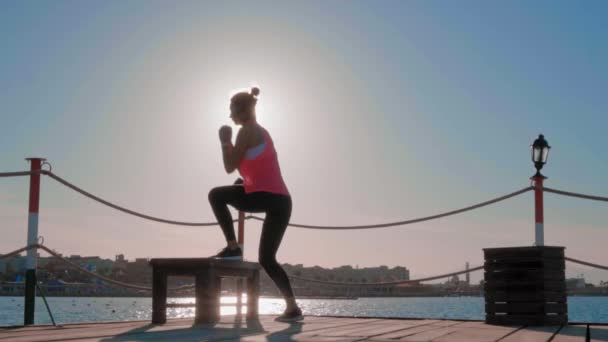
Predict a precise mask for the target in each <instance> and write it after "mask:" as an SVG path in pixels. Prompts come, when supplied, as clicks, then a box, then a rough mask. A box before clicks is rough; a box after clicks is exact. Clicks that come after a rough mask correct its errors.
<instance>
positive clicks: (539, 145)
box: [531, 134, 551, 246]
mask: <svg viewBox="0 0 608 342" xmlns="http://www.w3.org/2000/svg"><path fill="white" fill-rule="evenodd" d="M550 148H551V146H549V144H548V143H547V140H545V137H544V136H543V135H542V134H540V135H539V136H538V138H537V139H536V140H534V143H533V144H532V146H531V149H532V162H533V163H534V167H536V174H535V175H534V176H532V178H531V179H532V182H533V186H534V218H535V227H534V231H535V234H534V235H535V245H536V246H544V244H545V225H544V221H545V218H544V214H543V180H545V179H546V178H547V177H545V176H543V175H542V174H541V173H540V170H541V169H542V168H543V166H544V165H545V164H546V163H547V158H548V157H549V149H550Z"/></svg>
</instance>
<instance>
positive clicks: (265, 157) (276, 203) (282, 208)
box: [209, 87, 303, 322]
mask: <svg viewBox="0 0 608 342" xmlns="http://www.w3.org/2000/svg"><path fill="white" fill-rule="evenodd" d="M259 93H260V90H259V89H258V88H255V87H254V88H251V92H240V93H237V94H236V95H234V96H233V97H232V99H231V100H230V118H231V119H232V120H233V121H234V123H235V124H236V125H241V126H242V128H241V129H240V130H239V133H238V134H237V137H236V143H235V145H233V144H232V129H231V128H230V126H222V127H221V128H220V131H219V135H220V142H221V143H222V154H223V159H224V168H225V169H226V172H227V173H232V172H233V171H234V170H235V169H238V170H239V173H240V174H241V176H242V177H243V181H242V184H237V183H238V182H237V183H235V184H234V185H229V186H220V187H216V188H213V189H212V190H211V191H210V192H209V202H210V203H211V207H212V208H213V213H214V214H215V217H216V218H217V221H218V222H219V224H220V226H221V227H222V231H223V232H224V236H225V238H226V241H227V242H228V246H226V247H225V248H224V249H222V250H221V251H220V252H219V253H218V254H217V255H215V256H214V257H216V258H222V259H233V260H242V259H243V252H242V251H241V248H240V247H239V245H238V243H237V241H236V237H235V235H234V224H233V220H232V216H231V214H230V210H228V205H231V206H233V207H234V208H236V209H238V210H241V211H246V212H254V213H261V212H265V213H266V219H265V220H264V224H263V226H262V235H261V237H260V248H259V262H260V265H262V267H263V268H264V269H265V270H266V273H268V275H269V276H270V278H271V279H272V280H273V281H274V283H275V284H276V285H277V287H278V288H279V290H280V291H281V294H282V295H283V297H284V298H285V302H286V304H287V306H286V309H285V312H284V313H283V314H282V315H281V316H279V317H277V318H276V320H277V321H282V322H289V321H296V320H301V319H302V318H303V316H302V310H301V309H300V308H299V307H298V305H297V304H296V300H295V297H294V295H293V290H292V289H291V285H290V283H289V278H288V277H287V274H286V273H285V271H284V270H283V268H282V267H281V265H279V263H278V262H277V260H276V253H277V250H278V248H279V245H280V244H281V239H282V238H283V234H285V229H286V228H287V224H288V223H289V218H290V217H291V205H292V203H291V196H290V194H289V191H288V190H287V186H286V185H285V182H284V181H283V177H282V176H281V169H280V167H279V162H278V159H277V153H276V151H275V149H274V144H273V142H272V138H271V137H270V135H269V134H268V131H266V129H265V128H264V127H262V126H260V125H259V124H258V123H257V121H256V115H255V104H256V102H257V96H258V94H259Z"/></svg>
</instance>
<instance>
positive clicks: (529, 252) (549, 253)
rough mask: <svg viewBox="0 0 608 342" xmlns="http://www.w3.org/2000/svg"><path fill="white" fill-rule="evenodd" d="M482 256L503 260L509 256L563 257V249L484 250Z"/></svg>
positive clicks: (508, 248) (544, 247) (534, 247)
mask: <svg viewBox="0 0 608 342" xmlns="http://www.w3.org/2000/svg"><path fill="white" fill-rule="evenodd" d="M483 254H484V257H485V258H486V259H491V258H503V257H511V256H526V257H549V258H550V257H563V256H564V247H561V246H525V247H500V248H484V249H483Z"/></svg>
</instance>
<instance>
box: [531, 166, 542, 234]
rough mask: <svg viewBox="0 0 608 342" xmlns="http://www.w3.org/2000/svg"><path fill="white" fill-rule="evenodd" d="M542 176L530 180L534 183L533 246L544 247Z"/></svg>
mask: <svg viewBox="0 0 608 342" xmlns="http://www.w3.org/2000/svg"><path fill="white" fill-rule="evenodd" d="M544 179H545V177H544V176H542V175H539V176H534V177H532V180H533V182H534V223H535V234H534V236H535V239H534V241H535V243H534V245H535V246H544V245H545V224H544V221H545V219H544V213H543V209H544V207H543V180H544Z"/></svg>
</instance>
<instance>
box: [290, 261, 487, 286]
mask: <svg viewBox="0 0 608 342" xmlns="http://www.w3.org/2000/svg"><path fill="white" fill-rule="evenodd" d="M481 269H483V266H477V267H473V268H469V269H468V270H463V271H458V272H452V273H446V274H441V275H437V276H432V277H427V278H420V279H412V280H399V281H390V282H378V283H342V282H334V281H325V280H316V279H307V278H301V277H294V276H289V278H292V279H298V280H303V281H308V282H311V283H320V284H328V285H344V286H346V285H347V286H394V285H402V284H412V283H419V282H423V281H431V280H437V279H442V278H448V277H451V276H455V275H459V274H463V273H469V272H474V271H478V270H481Z"/></svg>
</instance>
